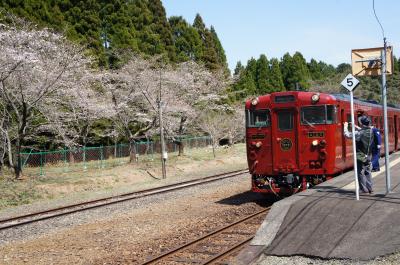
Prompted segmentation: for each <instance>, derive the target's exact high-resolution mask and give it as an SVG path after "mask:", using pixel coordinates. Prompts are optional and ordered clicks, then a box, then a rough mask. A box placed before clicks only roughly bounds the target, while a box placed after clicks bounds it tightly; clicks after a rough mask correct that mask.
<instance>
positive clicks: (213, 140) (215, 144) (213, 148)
mask: <svg viewBox="0 0 400 265" xmlns="http://www.w3.org/2000/svg"><path fill="white" fill-rule="evenodd" d="M211 141H212V150H213V156H214V158H216V157H217V156H216V154H215V147H216V146H217V143H216V141H215V139H214V137H211Z"/></svg>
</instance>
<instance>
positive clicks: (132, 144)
mask: <svg viewBox="0 0 400 265" xmlns="http://www.w3.org/2000/svg"><path fill="white" fill-rule="evenodd" d="M135 161H136V146H135V142H134V141H133V140H131V141H129V163H134V162H135Z"/></svg>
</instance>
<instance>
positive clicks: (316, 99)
mask: <svg viewBox="0 0 400 265" xmlns="http://www.w3.org/2000/svg"><path fill="white" fill-rule="evenodd" d="M318 101H319V93H317V94H314V95H312V96H311V103H313V104H315V103H317V102H318Z"/></svg>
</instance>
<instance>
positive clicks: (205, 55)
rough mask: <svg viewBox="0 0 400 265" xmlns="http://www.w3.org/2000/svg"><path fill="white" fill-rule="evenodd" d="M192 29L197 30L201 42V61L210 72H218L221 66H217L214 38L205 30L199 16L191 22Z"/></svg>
mask: <svg viewBox="0 0 400 265" xmlns="http://www.w3.org/2000/svg"><path fill="white" fill-rule="evenodd" d="M193 27H194V28H195V29H196V30H197V32H198V33H199V35H200V38H201V40H202V42H203V49H202V58H201V61H202V62H203V63H204V64H205V66H206V67H207V68H208V69H210V70H211V71H215V70H218V69H219V68H221V66H220V64H219V61H218V54H217V51H216V49H215V46H214V37H213V35H212V34H211V32H210V31H209V30H208V29H207V28H206V26H205V24H204V22H203V19H202V18H201V16H200V14H197V15H196V17H195V19H194V22H193Z"/></svg>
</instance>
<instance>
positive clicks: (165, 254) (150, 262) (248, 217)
mask: <svg viewBox="0 0 400 265" xmlns="http://www.w3.org/2000/svg"><path fill="white" fill-rule="evenodd" d="M270 208H271V207H268V208H266V209H263V210H260V211H258V212H256V213H253V214H251V215H248V216H246V217H244V218H242V219H240V220H238V221H236V222H233V223H231V224H228V225H226V226H223V227H221V228H219V229H217V230H214V231H212V232H210V233H208V234H206V235H204V236H202V237H199V238H196V239H194V240H192V241H189V242H187V243H185V244H182V245H179V246H177V247H175V248H173V249H171V250H168V251H166V252H164V253H161V254H160V255H158V256H155V257H152V258H150V259H149V260H146V261H145V262H144V263H141V264H140V265H148V264H152V263H154V262H156V261H160V260H161V259H164V258H166V257H168V256H171V255H173V254H175V253H177V252H178V251H180V250H183V249H186V248H187V247H189V246H192V245H194V244H196V243H198V242H200V241H202V240H205V239H208V238H210V237H211V236H213V235H216V234H219V233H221V232H223V231H225V230H227V229H229V228H232V227H234V226H236V225H238V224H241V223H243V222H245V221H247V220H250V219H252V218H255V217H257V216H259V215H260V214H263V213H266V212H268V211H269V210H270ZM252 238H253V236H251V238H246V240H245V241H246V242H248V241H249V240H251V239H252ZM246 242H240V243H239V244H235V246H233V247H230V248H229V249H228V250H226V251H223V252H221V253H218V254H217V255H214V256H212V257H211V258H209V259H210V261H209V262H212V261H214V260H216V259H219V258H220V257H222V256H224V255H226V254H227V253H228V252H231V251H232V250H233V249H236V248H238V247H239V246H238V245H243V244H245V243H246ZM205 262H208V260H206V261H205ZM202 264H208V263H202Z"/></svg>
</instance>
